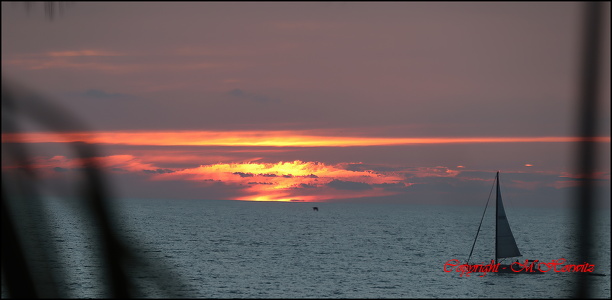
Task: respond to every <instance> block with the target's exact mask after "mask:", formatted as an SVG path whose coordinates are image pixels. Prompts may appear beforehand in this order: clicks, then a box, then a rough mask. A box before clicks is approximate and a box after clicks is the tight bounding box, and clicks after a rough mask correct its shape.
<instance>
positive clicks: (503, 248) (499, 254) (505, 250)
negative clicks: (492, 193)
mask: <svg viewBox="0 0 612 300" xmlns="http://www.w3.org/2000/svg"><path fill="white" fill-rule="evenodd" d="M496 211H497V221H496V222H497V224H496V228H497V229H496V230H495V234H496V237H495V258H496V259H497V258H505V257H514V256H522V255H521V252H520V251H519V249H518V246H517V245H516V241H515V240H514V235H512V230H510V224H509V223H508V218H506V211H505V210H504V204H503V203H502V197H501V192H500V189H499V173H497V209H496Z"/></svg>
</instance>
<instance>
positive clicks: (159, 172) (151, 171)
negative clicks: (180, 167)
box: [142, 169, 175, 174]
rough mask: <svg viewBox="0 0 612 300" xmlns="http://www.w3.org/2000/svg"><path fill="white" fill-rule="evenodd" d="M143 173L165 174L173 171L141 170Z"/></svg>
mask: <svg viewBox="0 0 612 300" xmlns="http://www.w3.org/2000/svg"><path fill="white" fill-rule="evenodd" d="M142 171H143V172H145V173H149V174H166V173H174V172H175V171H173V170H170V169H157V170H142Z"/></svg>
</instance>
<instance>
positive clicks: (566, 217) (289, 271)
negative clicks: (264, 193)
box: [3, 199, 610, 298]
mask: <svg viewBox="0 0 612 300" xmlns="http://www.w3.org/2000/svg"><path fill="white" fill-rule="evenodd" d="M117 203H118V204H117V205H116V206H115V207H114V212H115V214H116V215H117V216H118V217H117V219H116V220H114V221H115V223H116V225H117V228H118V229H119V232H120V234H121V238H122V240H123V241H124V242H125V243H126V245H127V246H128V247H129V248H130V249H131V251H132V252H133V254H134V259H133V260H132V261H131V266H132V267H130V268H129V274H130V277H131V278H132V280H133V281H134V284H135V285H136V286H137V287H138V288H139V290H140V294H139V295H138V296H139V297H147V298H160V297H172V298H174V297H179V298H180V297H186V298H568V297H571V296H572V291H573V288H574V287H575V282H576V278H577V274H576V273H564V272H556V273H555V272H549V273H546V274H542V275H523V274H519V275H517V274H497V273H489V274H486V275H484V276H480V275H482V274H481V273H472V274H470V276H469V277H468V276H465V275H463V276H461V274H460V273H458V272H445V271H444V265H445V263H446V262H447V261H449V260H451V259H458V260H460V261H462V262H463V261H465V260H466V259H467V257H468V254H469V252H470V249H471V247H472V243H473V241H474V237H475V234H476V230H477V228H478V224H479V222H480V218H481V215H482V212H483V209H484V207H462V206H427V205H408V204H396V205H393V204H355V203H351V204H349V203H316V204H315V203H273V202H244V201H202V200H176V199H166V200H163V199H122V200H121V201H117ZM313 206H317V207H318V208H319V211H313V209H312V207H313ZM47 209H48V212H49V216H50V217H48V222H49V224H50V228H49V235H50V240H52V241H55V242H56V245H55V248H54V249H55V250H54V251H55V253H57V254H58V258H57V259H56V260H54V261H53V262H52V264H54V268H57V269H59V268H62V269H64V270H67V272H66V274H65V278H64V280H63V285H64V286H65V288H63V289H62V291H61V292H62V293H63V294H64V295H65V296H66V297H73V298H101V297H107V296H108V295H106V294H105V291H104V289H103V288H102V286H101V284H100V283H101V282H102V279H101V276H100V265H101V262H100V261H99V259H98V258H97V256H96V255H97V252H96V251H97V250H98V249H97V246H96V243H95V237H94V236H92V235H91V233H89V231H88V226H90V225H87V224H88V222H87V217H86V216H84V215H79V214H75V213H74V211H75V210H74V207H73V205H72V204H69V203H67V202H66V201H64V200H54V201H50V202H48V205H47ZM493 211H494V208H493V209H489V212H488V213H487V216H486V217H485V220H484V224H483V228H482V230H481V233H480V235H479V238H478V241H477V243H476V247H475V249H474V255H473V256H472V259H471V262H476V263H478V262H485V263H486V262H489V261H490V259H491V257H492V255H493V253H494V248H493V233H494V227H493V224H494V223H493V219H492V212H493ZM506 211H507V215H508V218H509V221H510V225H511V227H512V230H513V233H514V236H515V238H516V240H517V244H518V246H519V249H520V250H521V252H522V254H523V257H522V258H521V260H523V259H539V260H540V261H544V262H551V261H552V260H555V259H560V258H565V259H567V263H571V264H580V263H583V262H577V261H575V260H573V259H572V256H573V253H574V250H575V247H576V243H575V232H574V231H573V230H571V229H572V228H574V226H573V218H572V215H571V214H570V212H569V211H567V210H562V209H544V208H512V207H506ZM596 229H597V236H598V238H597V243H596V244H595V245H594V249H595V253H596V254H598V255H599V256H598V257H597V258H596V259H595V260H594V261H592V262H589V263H591V264H594V265H595V272H597V273H604V274H606V275H607V276H605V277H600V276H589V278H590V279H591V280H592V295H593V297H597V298H610V212H609V211H607V212H602V218H599V219H598V222H597V224H596ZM3 290H4V289H3ZM3 296H5V295H4V292H3Z"/></svg>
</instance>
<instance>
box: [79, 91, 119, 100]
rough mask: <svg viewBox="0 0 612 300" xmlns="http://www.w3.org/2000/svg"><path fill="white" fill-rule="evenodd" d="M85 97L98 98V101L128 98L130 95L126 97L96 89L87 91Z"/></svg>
mask: <svg viewBox="0 0 612 300" xmlns="http://www.w3.org/2000/svg"><path fill="white" fill-rule="evenodd" d="M83 95H85V96H86V97H91V98H98V99H111V98H123V97H128V95H125V94H119V93H107V92H105V91H102V90H96V89H90V90H87V91H86V92H85V93H84V94H83Z"/></svg>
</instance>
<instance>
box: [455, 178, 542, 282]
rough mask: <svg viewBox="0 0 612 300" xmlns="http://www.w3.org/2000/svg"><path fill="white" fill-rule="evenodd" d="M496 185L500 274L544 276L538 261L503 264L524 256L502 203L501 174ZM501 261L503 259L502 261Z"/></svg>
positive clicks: (497, 254) (497, 249) (496, 242)
mask: <svg viewBox="0 0 612 300" xmlns="http://www.w3.org/2000/svg"><path fill="white" fill-rule="evenodd" d="M494 184H496V185H497V191H496V197H495V264H496V265H497V264H498V263H499V267H498V268H497V272H498V273H513V274H543V273H545V272H543V271H540V269H539V268H538V266H537V262H538V261H537V260H526V261H523V262H519V261H518V260H517V261H516V262H515V263H510V264H501V262H503V261H504V260H503V259H506V258H511V257H519V256H523V255H522V254H521V252H520V251H519V249H518V246H517V245H516V240H515V239H514V235H513V234H512V230H511V229H510V223H508V218H507V217H506V211H505V210H504V204H503V202H502V196H501V190H500V187H499V186H500V184H499V172H497V175H496V176H495V182H494ZM488 204H489V201H487V205H486V206H485V212H484V213H483V214H482V217H483V218H482V219H481V220H480V225H479V226H478V231H477V232H476V238H474V244H473V245H472V250H471V251H470V256H469V257H468V260H467V264H468V265H469V261H470V258H471V257H472V252H473V251H474V245H476V239H478V233H479V232H480V227H481V226H482V220H483V219H484V214H485V213H486V211H487V206H488ZM500 259H502V260H501V261H500Z"/></svg>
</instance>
